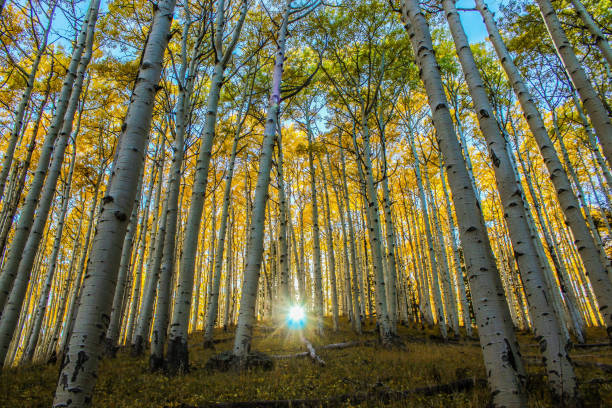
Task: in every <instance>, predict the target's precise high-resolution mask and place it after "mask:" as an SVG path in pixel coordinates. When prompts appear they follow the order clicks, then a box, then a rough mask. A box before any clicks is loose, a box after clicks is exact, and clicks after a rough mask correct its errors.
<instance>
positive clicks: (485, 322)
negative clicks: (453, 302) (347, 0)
mask: <svg viewBox="0 0 612 408" xmlns="http://www.w3.org/2000/svg"><path fill="white" fill-rule="evenodd" d="M402 17H403V23H404V24H406V28H407V30H408V32H409V34H410V38H411V42H412V48H413V50H414V52H415V57H416V60H417V63H418V65H419V67H420V73H421V78H422V80H423V82H424V84H425V89H426V92H427V95H428V101H429V105H430V107H431V112H432V116H433V123H434V126H435V128H436V130H437V132H436V137H437V139H438V144H439V146H440V150H441V151H442V154H443V156H444V162H445V163H446V168H447V172H448V181H449V184H450V187H451V191H452V194H453V201H454V204H455V209H456V212H457V219H458V222H459V223H460V224H459V226H460V234H461V242H462V244H463V249H464V256H465V262H466V265H467V269H468V273H469V282H470V289H471V294H472V295H473V296H472V300H473V302H474V312H475V315H476V321H477V324H478V327H479V336H480V344H481V347H482V351H483V356H484V362H485V367H486V369H487V373H488V381H489V386H490V389H491V392H492V396H493V404H494V405H497V406H507V407H521V406H525V405H526V393H525V388H524V379H525V378H524V376H525V370H524V367H523V364H522V361H521V355H520V352H519V350H518V344H517V341H516V336H515V333H514V330H513V328H512V325H511V320H510V313H509V311H508V307H507V305H506V302H505V299H504V297H503V289H502V285H501V282H500V278H499V274H498V273H497V267H496V265H495V259H494V258H493V253H492V251H491V246H490V242H489V239H488V237H487V230H486V227H485V224H484V219H483V215H482V211H481V209H480V207H479V205H478V201H477V199H476V193H475V191H474V189H473V187H472V183H471V181H470V177H469V175H468V172H467V170H466V167H465V161H464V158H463V156H462V155H461V147H460V145H459V142H458V141H457V136H456V134H455V130H454V126H453V121H452V118H451V116H450V112H449V109H448V103H447V101H446V96H445V94H444V88H443V86H442V80H441V77H440V72H439V70H438V66H437V62H436V59H435V56H434V53H433V44H432V41H431V34H430V31H429V26H428V24H427V21H426V20H425V16H424V15H423V13H422V12H421V10H420V7H419V5H418V2H417V1H416V0H402Z"/></svg>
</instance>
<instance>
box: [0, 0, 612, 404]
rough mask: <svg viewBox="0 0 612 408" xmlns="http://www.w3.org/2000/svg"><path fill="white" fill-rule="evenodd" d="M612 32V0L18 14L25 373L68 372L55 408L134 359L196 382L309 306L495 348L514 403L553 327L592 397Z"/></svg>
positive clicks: (17, 234)
mask: <svg viewBox="0 0 612 408" xmlns="http://www.w3.org/2000/svg"><path fill="white" fill-rule="evenodd" d="M468 21H469V22H470V23H469V24H468V23H467V22H468ZM476 26H477V27H476ZM611 27H612V3H610V2H609V1H607V0H603V1H598V0H520V1H500V0H497V1H494V0H475V1H458V0H440V1H435V0H425V1H423V0H401V1H400V0H284V1H278V2H274V1H268V0H261V1H258V0H216V1H212V0H210V1H197V0H181V1H179V2H177V1H176V0H157V1H153V2H144V1H133V2H124V1H121V0H109V1H100V0H90V1H89V2H84V1H80V0H71V1H68V0H6V1H5V0H0V44H1V47H0V136H1V137H0V151H1V154H2V159H1V160H2V167H1V168H0V265H1V266H0V271H1V272H0V306H1V314H0V362H1V363H2V364H3V365H4V367H11V366H22V365H26V364H30V363H42V362H46V361H49V360H59V361H61V365H60V372H59V375H58V380H57V389H56V391H55V396H54V403H53V404H54V406H55V407H85V406H90V405H91V404H92V393H93V389H94V387H95V386H96V379H97V377H98V373H97V371H98V365H99V362H100V360H102V359H104V358H116V353H117V351H118V349H119V348H122V347H129V348H130V350H131V351H130V352H131V353H132V354H133V355H135V356H140V355H143V354H144V355H148V356H149V369H150V370H151V371H162V370H163V372H164V373H166V374H168V375H176V374H188V373H189V371H190V358H189V356H190V344H189V343H190V340H189V337H188V336H189V335H190V333H192V332H196V331H203V333H204V346H205V347H213V345H214V342H215V328H224V329H226V330H229V329H231V330H235V334H234V340H233V347H232V348H231V352H227V353H228V355H226V356H225V357H224V358H225V359H226V360H227V361H228V362H229V363H228V364H229V365H231V366H232V367H234V368H237V369H243V368H248V367H249V366H250V364H252V361H253V359H255V358H261V356H260V355H259V354H257V353H256V352H255V351H256V350H253V349H252V347H251V346H252V343H253V337H254V334H253V333H254V328H255V325H256V324H257V322H266V323H265V324H268V325H271V326H280V327H282V326H283V325H284V324H285V323H284V322H285V316H286V315H287V314H288V313H289V311H290V309H291V308H292V307H295V305H301V306H303V307H304V309H305V310H306V313H307V314H308V316H309V319H310V320H311V321H312V323H311V324H312V325H314V326H313V327H314V328H315V330H316V332H317V333H318V334H320V335H322V334H324V333H325V332H329V331H332V332H333V331H336V330H338V326H339V324H340V323H341V322H342V321H345V322H349V323H350V326H351V328H352V330H354V332H355V333H356V335H361V333H362V331H363V330H364V325H365V322H366V321H368V320H369V321H375V323H376V326H375V327H376V329H375V330H376V332H377V335H378V339H379V342H380V345H381V347H385V348H389V349H393V348H396V347H401V346H402V339H401V336H399V335H398V326H399V325H404V326H412V327H420V328H425V327H428V328H435V329H436V330H437V331H438V333H439V336H440V337H441V338H442V339H443V340H448V339H454V338H474V339H478V340H479V342H480V346H481V351H482V358H483V360H484V366H485V368H486V372H487V382H488V386H489V391H490V395H491V403H492V406H498V407H521V406H525V404H526V401H527V398H528V391H527V390H528V388H529V382H530V379H529V377H528V376H527V374H526V370H525V365H524V357H523V356H522V355H521V351H520V349H519V343H518V341H517V333H518V332H519V331H520V332H529V333H531V334H532V335H533V338H534V339H535V341H536V342H537V343H538V344H539V351H540V352H541V359H542V363H543V367H544V372H545V375H546V381H547V384H548V386H549V390H550V394H551V396H552V398H553V399H554V400H556V401H559V402H560V403H562V404H565V405H567V406H575V405H580V404H581V399H582V397H583V396H582V395H581V394H580V392H579V391H578V382H579V380H578V379H577V375H576V373H575V366H574V363H573V362H572V360H571V359H570V356H569V352H570V350H571V348H572V345H573V344H579V343H586V342H587V341H588V339H587V332H586V329H587V328H590V327H603V328H605V330H606V331H607V335H608V338H609V340H610V341H612V264H611V262H610V260H611V259H612V258H611V257H612V206H611V199H612V173H611V171H610V163H611V161H612V122H611V118H612V107H611V106H612V49H611V48H610V44H609V41H608V38H609V36H610V35H611V30H612V29H611ZM304 341H305V342H306V343H308V342H307V340H305V339H304ZM308 344H309V343H308ZM408 352H410V350H408ZM312 353H313V354H314V351H312ZM93 402H94V403H95V400H94V401H93Z"/></svg>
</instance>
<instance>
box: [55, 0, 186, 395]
mask: <svg viewBox="0 0 612 408" xmlns="http://www.w3.org/2000/svg"><path fill="white" fill-rule="evenodd" d="M174 7H175V1H174V0H162V1H160V2H159V3H157V8H156V9H155V12H154V15H153V22H152V26H151V30H150V33H149V37H148V41H147V43H146V45H145V49H144V52H143V55H142V61H141V64H140V67H139V71H138V78H137V80H136V82H135V85H134V90H133V94H132V97H131V100H130V105H129V107H128V112H127V116H126V118H125V121H124V123H123V126H122V134H121V137H120V139H119V145H118V146H117V153H116V156H115V157H116V159H115V163H114V165H113V167H114V168H113V173H112V175H111V179H110V182H109V186H108V189H107V193H106V196H105V197H104V198H103V199H102V205H101V208H100V219H99V221H98V226H97V228H96V230H97V231H96V235H95V237H94V242H93V248H92V251H91V263H90V267H89V270H88V272H87V276H86V278H85V280H84V282H83V288H82V295H81V303H80V305H79V310H78V312H77V316H76V319H75V323H74V329H73V332H72V335H71V336H70V341H69V344H68V347H67V349H66V353H65V354H64V359H63V360H64V361H63V364H62V369H61V372H60V375H59V380H58V385H57V389H56V392H55V398H54V402H53V405H54V406H63V407H86V406H90V405H91V398H92V391H93V387H94V385H95V382H96V378H97V366H98V361H99V359H100V356H101V353H102V348H103V344H104V343H103V341H104V340H103V339H104V336H105V334H106V330H107V326H108V321H109V318H110V311H111V306H112V300H113V292H114V289H115V283H116V278H117V271H118V269H119V262H120V258H121V249H122V244H123V238H124V237H125V233H126V229H127V219H128V216H129V214H131V212H132V205H133V203H134V198H135V195H136V186H137V185H138V177H139V175H140V170H141V168H142V165H143V161H144V152H145V141H146V139H147V135H148V133H149V130H150V127H151V117H152V113H153V105H154V100H155V93H156V90H157V86H158V83H159V79H160V75H161V69H162V61H163V56H164V52H165V50H166V46H167V44H168V39H169V36H168V34H169V32H170V24H171V22H172V14H173V12H174Z"/></svg>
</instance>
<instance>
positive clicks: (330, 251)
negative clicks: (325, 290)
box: [319, 157, 338, 331]
mask: <svg viewBox="0 0 612 408" xmlns="http://www.w3.org/2000/svg"><path fill="white" fill-rule="evenodd" d="M319 163H320V164H321V178H322V179H323V193H324V194H325V228H326V229H327V231H326V238H327V252H326V253H327V256H328V260H329V267H328V271H327V273H328V275H329V280H330V285H331V301H332V325H333V330H334V331H337V330H338V288H337V286H336V285H337V282H336V257H335V255H334V236H333V234H334V230H333V228H332V223H331V208H330V206H329V192H328V190H327V177H326V176H325V168H324V166H323V162H322V161H321V157H319Z"/></svg>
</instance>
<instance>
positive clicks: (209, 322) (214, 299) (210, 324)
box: [185, 126, 241, 368]
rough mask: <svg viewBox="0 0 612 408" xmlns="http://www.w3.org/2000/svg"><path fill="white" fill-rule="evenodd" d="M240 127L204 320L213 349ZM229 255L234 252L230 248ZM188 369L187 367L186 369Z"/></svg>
mask: <svg viewBox="0 0 612 408" xmlns="http://www.w3.org/2000/svg"><path fill="white" fill-rule="evenodd" d="M240 127H241V126H239V128H238V129H237V130H236V133H235V134H234V142H233V144H232V153H231V155H230V160H229V165H228V168H227V173H226V176H225V188H224V191H223V209H222V210H221V226H220V227H219V236H218V238H219V240H218V241H217V249H216V250H215V253H216V254H217V256H216V257H215V262H214V266H213V274H212V278H213V282H212V290H211V292H210V296H209V300H208V304H207V305H206V318H205V320H204V345H205V346H207V347H211V346H212V345H213V344H212V340H213V329H214V327H215V321H216V320H217V315H218V311H219V290H220V287H221V270H222V267H223V250H224V248H225V237H226V235H227V232H226V231H227V222H228V216H229V207H230V202H231V195H232V178H233V177H234V164H235V163H236V151H237V149H238V141H239V140H240ZM227 251H228V253H229V252H231V251H232V249H231V248H229V247H228V249H227ZM185 368H187V367H185Z"/></svg>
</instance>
